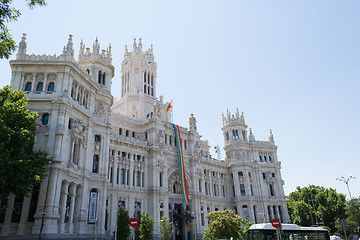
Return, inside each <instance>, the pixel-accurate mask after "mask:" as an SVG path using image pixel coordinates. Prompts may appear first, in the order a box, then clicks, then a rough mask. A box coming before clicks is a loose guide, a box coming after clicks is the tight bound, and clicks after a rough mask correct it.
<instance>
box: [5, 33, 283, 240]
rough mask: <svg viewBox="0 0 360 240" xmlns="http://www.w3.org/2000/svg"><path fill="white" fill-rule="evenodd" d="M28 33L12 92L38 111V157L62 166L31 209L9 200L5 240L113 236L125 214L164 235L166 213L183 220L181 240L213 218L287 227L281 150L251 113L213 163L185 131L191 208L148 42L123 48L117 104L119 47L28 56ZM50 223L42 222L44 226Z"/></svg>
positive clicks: (236, 117) (230, 130) (236, 124)
mask: <svg viewBox="0 0 360 240" xmlns="http://www.w3.org/2000/svg"><path fill="white" fill-rule="evenodd" d="M25 37H26V36H25V34H24V36H23V38H22V40H21V42H20V45H19V50H18V53H17V57H16V60H13V61H11V62H10V64H11V68H12V79H11V84H12V85H13V87H14V88H15V89H20V90H23V91H25V92H26V96H27V97H28V98H29V99H30V100H29V109H31V110H35V111H37V112H39V114H40V117H39V121H38V129H37V132H36V141H37V145H36V147H37V148H42V149H44V150H46V151H48V152H49V153H50V155H51V156H52V157H53V161H52V163H51V164H50V166H49V174H48V176H49V177H48V178H46V179H45V180H44V181H43V182H42V183H41V185H40V186H38V187H34V191H33V192H32V193H31V194H30V195H29V196H28V197H25V198H24V199H17V198H16V196H13V195H12V196H10V197H9V198H8V199H7V200H3V201H2V202H1V204H2V206H5V205H6V206H7V208H6V211H3V212H2V214H1V215H0V230H1V235H2V236H10V235H31V234H33V235H34V236H37V235H38V234H39V233H40V232H42V233H43V234H45V236H46V235H47V236H52V237H53V238H55V237H58V238H66V237H71V236H72V237H73V236H78V237H81V236H83V237H87V238H91V237H93V238H94V237H95V236H98V237H107V236H112V233H113V232H114V230H115V225H116V217H117V210H118V207H119V206H124V207H125V208H126V209H127V210H128V211H129V214H130V216H131V217H132V216H135V217H136V216H138V215H139V214H140V213H141V212H144V211H146V212H149V215H150V216H152V217H153V218H154V219H155V222H156V225H155V228H154V236H155V237H157V236H158V230H159V222H160V217H161V216H162V215H167V216H170V217H171V219H172V220H173V221H174V223H175V224H174V228H175V234H174V239H194V238H195V236H197V237H198V238H200V237H201V236H202V234H203V232H204V230H205V229H206V228H207V226H208V221H207V219H206V215H207V214H208V213H209V212H211V211H217V210H224V209H233V210H235V211H236V212H237V214H238V215H240V216H242V217H246V218H247V219H249V220H251V221H255V222H269V221H270V220H271V219H272V218H279V219H281V221H282V222H284V223H287V222H289V218H288V212H287V207H286V200H285V195H284V191H283V184H284V181H283V180H282V179H281V173H280V167H281V165H280V162H279V161H278V158H277V146H276V145H275V143H274V137H273V135H272V133H271V131H270V137H269V140H268V141H257V140H255V137H254V135H253V134H252V132H251V129H248V127H247V125H246V124H245V119H244V115H243V113H241V114H240V113H239V111H238V110H236V111H235V113H234V114H231V113H230V112H229V111H227V113H226V115H225V116H224V115H223V128H222V131H223V134H224V141H225V148H224V150H225V153H226V157H225V159H222V160H219V159H214V158H212V157H211V156H210V153H209V149H210V146H209V145H208V142H207V141H205V140H202V139H201V136H200V135H199V133H198V131H197V123H196V118H195V117H194V115H193V114H191V116H190V117H189V126H188V127H180V132H181V137H182V146H183V157H184V162H185V171H186V180H187V185H188V189H189V197H190V203H189V204H185V203H183V201H182V195H181V186H180V184H181V183H180V178H179V166H178V155H177V148H176V145H175V135H174V128H173V126H172V124H171V117H172V116H171V111H168V112H166V111H165V110H166V107H167V106H168V104H169V103H168V102H164V100H163V97H162V96H159V98H157V97H156V96H157V93H156V68H157V64H156V62H155V61H154V55H153V49H152V46H151V48H150V49H148V50H146V51H145V50H143V47H142V43H141V39H140V40H139V42H138V43H137V42H136V40H135V39H134V44H133V49H132V51H129V50H128V49H127V47H125V54H124V60H123V61H122V64H121V81H122V89H121V98H120V99H119V100H117V99H116V98H115V99H114V98H113V96H112V95H111V81H112V78H113V77H114V66H113V65H112V63H111V61H112V56H111V46H109V47H108V48H107V49H106V50H102V51H100V44H99V42H98V40H97V39H96V41H95V42H94V44H93V47H92V50H90V48H86V47H85V45H84V44H83V42H81V44H80V51H79V57H78V60H77V61H75V59H74V50H73V42H72V36H71V35H70V37H69V40H68V43H67V45H66V46H65V47H64V50H63V53H62V54H61V55H59V56H56V55H53V56H48V55H28V54H27V53H26V38H25ZM43 220H44V221H43Z"/></svg>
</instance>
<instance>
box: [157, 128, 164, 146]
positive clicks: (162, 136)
mask: <svg viewBox="0 0 360 240" xmlns="http://www.w3.org/2000/svg"><path fill="white" fill-rule="evenodd" d="M157 142H158V143H159V144H160V145H163V144H164V135H163V131H162V130H160V131H159V134H158V137H157Z"/></svg>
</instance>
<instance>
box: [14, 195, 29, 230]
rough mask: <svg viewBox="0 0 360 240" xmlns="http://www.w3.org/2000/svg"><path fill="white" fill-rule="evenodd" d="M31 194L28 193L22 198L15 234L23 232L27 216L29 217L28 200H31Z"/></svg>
mask: <svg viewBox="0 0 360 240" xmlns="http://www.w3.org/2000/svg"><path fill="white" fill-rule="evenodd" d="M31 195H32V194H29V196H28V197H25V198H24V201H23V204H22V208H21V216H20V221H19V224H18V229H17V232H16V235H23V234H24V231H25V226H26V223H27V221H28V217H29V208H30V202H31Z"/></svg>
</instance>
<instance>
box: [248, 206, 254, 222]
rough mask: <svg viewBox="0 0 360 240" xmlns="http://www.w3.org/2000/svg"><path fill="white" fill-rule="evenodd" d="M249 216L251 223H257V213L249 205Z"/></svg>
mask: <svg viewBox="0 0 360 240" xmlns="http://www.w3.org/2000/svg"><path fill="white" fill-rule="evenodd" d="M248 214H249V219H248V220H249V221H253V222H254V221H255V213H254V207H253V205H251V204H249V205H248Z"/></svg>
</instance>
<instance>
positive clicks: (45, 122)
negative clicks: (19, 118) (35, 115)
mask: <svg viewBox="0 0 360 240" xmlns="http://www.w3.org/2000/svg"><path fill="white" fill-rule="evenodd" d="M41 122H42V124H43V125H48V123H49V114H48V113H44V115H43V116H42V119H41Z"/></svg>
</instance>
